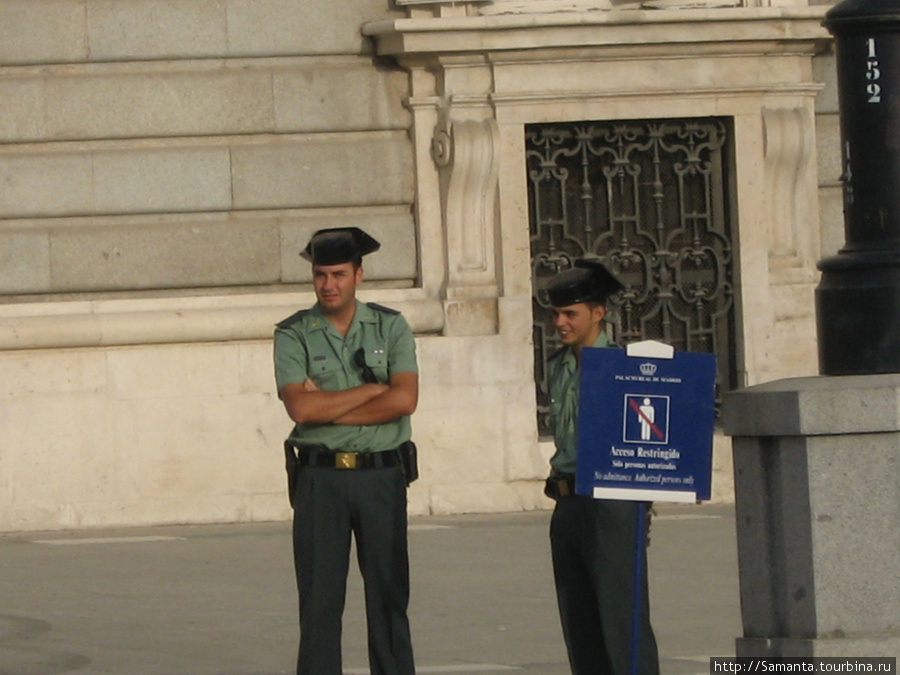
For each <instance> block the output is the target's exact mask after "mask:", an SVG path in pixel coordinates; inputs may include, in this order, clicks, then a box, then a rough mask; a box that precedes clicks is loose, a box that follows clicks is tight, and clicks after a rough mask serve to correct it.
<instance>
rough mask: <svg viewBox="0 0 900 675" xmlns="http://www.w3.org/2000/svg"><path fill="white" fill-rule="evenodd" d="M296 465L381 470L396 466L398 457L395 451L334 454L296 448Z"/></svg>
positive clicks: (330, 451) (324, 450)
mask: <svg viewBox="0 0 900 675" xmlns="http://www.w3.org/2000/svg"><path fill="white" fill-rule="evenodd" d="M298 450H299V452H298V453H297V463H298V464H299V465H300V466H301V467H303V466H311V467H320V468H321V467H325V468H329V469H381V468H386V467H391V466H397V465H398V464H399V463H400V457H399V456H398V454H397V451H396V450H384V451H382V452H335V451H333V450H326V449H321V450H319V449H307V448H306V447H300V448H298Z"/></svg>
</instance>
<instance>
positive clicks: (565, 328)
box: [551, 302, 606, 349]
mask: <svg viewBox="0 0 900 675" xmlns="http://www.w3.org/2000/svg"><path fill="white" fill-rule="evenodd" d="M551 310H552V311H553V326H554V327H555V328H556V332H557V333H559V339H560V340H561V341H562V343H563V344H564V345H568V346H570V347H574V348H575V349H581V348H582V347H590V346H591V345H592V344H594V342H596V341H597V338H598V337H599V336H600V330H601V328H600V322H601V321H603V317H604V316H606V307H604V306H603V305H598V304H594V303H590V304H588V303H586V302H578V303H576V304H574V305H568V306H566V307H553V308H551Z"/></svg>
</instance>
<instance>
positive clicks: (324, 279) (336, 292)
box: [313, 262, 363, 315]
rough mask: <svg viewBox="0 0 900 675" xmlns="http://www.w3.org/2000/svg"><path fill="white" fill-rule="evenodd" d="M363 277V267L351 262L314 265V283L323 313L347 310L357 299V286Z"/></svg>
mask: <svg viewBox="0 0 900 675" xmlns="http://www.w3.org/2000/svg"><path fill="white" fill-rule="evenodd" d="M362 279H363V270H362V267H359V266H357V265H354V264H353V263H351V262H347V263H341V264H339V265H313V285H314V286H315V289H316V299H317V300H318V301H319V308H320V309H321V310H322V313H323V314H326V315H329V314H330V315H335V314H341V313H342V312H345V311H347V310H348V309H349V308H350V307H351V306H352V305H353V304H354V302H355V300H356V287H357V286H359V284H360V283H362Z"/></svg>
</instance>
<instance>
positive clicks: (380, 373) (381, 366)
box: [363, 346, 389, 384]
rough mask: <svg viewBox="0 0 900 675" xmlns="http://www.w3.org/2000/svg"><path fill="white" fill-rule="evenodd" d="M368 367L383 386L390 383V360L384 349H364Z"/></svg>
mask: <svg viewBox="0 0 900 675" xmlns="http://www.w3.org/2000/svg"><path fill="white" fill-rule="evenodd" d="M363 353H364V355H365V360H366V365H367V366H368V367H369V368H370V369H371V370H372V373H373V374H374V375H375V377H376V379H377V380H378V381H379V382H380V383H381V384H387V382H388V377H389V375H388V358H387V351H386V350H385V349H384V347H371V346H370V347H364V348H363Z"/></svg>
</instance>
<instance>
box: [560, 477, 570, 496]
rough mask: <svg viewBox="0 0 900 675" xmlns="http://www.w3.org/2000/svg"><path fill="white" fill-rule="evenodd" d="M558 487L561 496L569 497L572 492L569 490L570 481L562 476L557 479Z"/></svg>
mask: <svg viewBox="0 0 900 675" xmlns="http://www.w3.org/2000/svg"><path fill="white" fill-rule="evenodd" d="M556 488H557V489H558V490H559V496H560V497H569V496H570V495H571V494H572V493H571V492H569V481H567V480H566V479H565V478H560V479H559V480H557V481H556Z"/></svg>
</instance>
